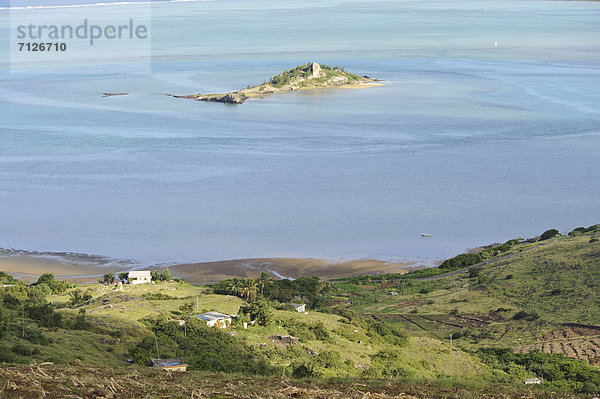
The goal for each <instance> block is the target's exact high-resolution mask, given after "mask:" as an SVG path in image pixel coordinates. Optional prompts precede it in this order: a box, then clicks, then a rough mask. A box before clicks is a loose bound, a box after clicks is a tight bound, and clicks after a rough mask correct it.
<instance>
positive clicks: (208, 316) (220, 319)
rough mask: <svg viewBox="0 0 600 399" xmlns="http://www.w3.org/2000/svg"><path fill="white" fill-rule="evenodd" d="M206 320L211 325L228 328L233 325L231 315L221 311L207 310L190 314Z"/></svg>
mask: <svg viewBox="0 0 600 399" xmlns="http://www.w3.org/2000/svg"><path fill="white" fill-rule="evenodd" d="M190 318H196V319H198V320H201V321H204V322H206V325H208V326H209V327H218V328H227V327H231V315H227V314H223V313H219V312H206V313H202V314H199V315H194V316H190Z"/></svg>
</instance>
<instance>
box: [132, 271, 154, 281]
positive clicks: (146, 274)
mask: <svg viewBox="0 0 600 399" xmlns="http://www.w3.org/2000/svg"><path fill="white" fill-rule="evenodd" d="M127 280H128V281H129V284H150V283H151V282H152V276H151V275H150V271H148V270H138V271H134V272H129V275H128V276H127Z"/></svg>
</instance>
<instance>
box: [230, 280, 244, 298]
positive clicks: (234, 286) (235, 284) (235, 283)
mask: <svg viewBox="0 0 600 399" xmlns="http://www.w3.org/2000/svg"><path fill="white" fill-rule="evenodd" d="M228 288H229V291H230V292H231V294H233V295H237V294H239V293H240V291H241V288H242V287H241V283H240V279H238V278H234V279H233V280H231V281H230V282H229V287H228Z"/></svg>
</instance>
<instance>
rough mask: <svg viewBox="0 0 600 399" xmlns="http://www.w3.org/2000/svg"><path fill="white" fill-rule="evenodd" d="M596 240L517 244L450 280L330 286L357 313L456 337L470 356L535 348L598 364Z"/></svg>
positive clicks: (590, 235) (599, 248)
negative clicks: (473, 352) (481, 351)
mask: <svg viewBox="0 0 600 399" xmlns="http://www.w3.org/2000/svg"><path fill="white" fill-rule="evenodd" d="M597 234H598V229H597V228H596V229H592V231H588V232H587V233H585V234H573V235H571V236H568V237H556V238H552V239H549V240H545V241H536V242H523V243H519V244H515V245H514V246H513V247H511V249H510V250H508V251H506V252H504V253H502V254H499V255H498V256H496V258H492V261H490V262H489V263H487V264H482V265H479V266H475V267H471V268H470V269H468V270H463V271H460V272H457V273H456V274H452V275H448V276H444V275H440V276H434V277H432V278H431V279H420V278H413V279H410V277H409V276H404V277H403V278H399V279H398V280H396V281H393V279H389V278H388V279H385V278H384V279H381V278H378V277H377V276H371V277H370V278H362V279H359V280H356V279H354V280H352V279H349V281H344V282H339V283H335V284H333V291H332V292H333V295H334V296H337V298H343V299H345V301H346V303H348V304H349V306H350V307H351V308H353V309H355V310H356V311H358V312H360V313H362V314H369V315H375V316H376V317H379V318H381V319H385V320H388V321H392V322H395V323H398V324H399V325H402V326H404V327H405V328H407V329H408V330H409V331H411V334H414V335H421V336H430V337H436V338H438V339H441V340H445V341H449V339H450V335H451V334H453V341H454V343H455V344H457V345H460V346H462V347H464V348H467V349H471V350H473V349H477V348H480V347H491V346H501V347H509V348H515V349H516V350H518V351H527V350H530V349H538V350H542V351H545V352H548V353H564V354H566V355H568V356H571V357H576V358H583V359H587V360H588V361H589V362H591V363H593V364H595V363H598V362H600V340H598V338H599V337H600V327H599V328H596V327H595V326H599V325H600V306H598V304H599V303H600V292H599V290H598V283H597V282H598V281H600V280H599V279H600V242H599V241H597V239H596V238H595V237H596V235H597ZM494 259H496V260H494ZM418 276H419V274H418V273H417V275H416V277H418ZM407 277H408V278H407ZM369 281H370V282H369ZM340 300H341V299H340ZM576 324H583V325H589V326H577V325H576Z"/></svg>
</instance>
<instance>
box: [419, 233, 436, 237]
mask: <svg viewBox="0 0 600 399" xmlns="http://www.w3.org/2000/svg"><path fill="white" fill-rule="evenodd" d="M421 237H433V234H425V233H421Z"/></svg>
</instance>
